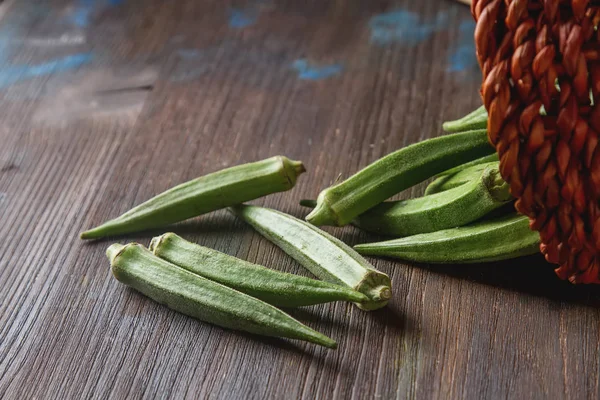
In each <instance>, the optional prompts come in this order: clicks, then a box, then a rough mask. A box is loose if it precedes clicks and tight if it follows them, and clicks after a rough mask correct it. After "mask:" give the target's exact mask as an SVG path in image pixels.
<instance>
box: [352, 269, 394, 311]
mask: <svg viewBox="0 0 600 400" xmlns="http://www.w3.org/2000/svg"><path fill="white" fill-rule="evenodd" d="M356 290H358V291H359V292H361V293H363V294H365V295H366V296H367V297H368V298H369V301H365V302H361V303H356V305H357V306H358V308H360V309H361V310H365V311H373V310H377V309H380V308H383V307H385V306H386V305H387V303H388V301H389V300H390V299H391V298H392V281H391V280H390V277H389V276H387V275H386V274H384V273H382V272H379V271H372V272H370V273H368V274H367V275H366V276H365V277H364V279H363V280H362V281H361V282H360V283H359V284H358V285H357V286H356Z"/></svg>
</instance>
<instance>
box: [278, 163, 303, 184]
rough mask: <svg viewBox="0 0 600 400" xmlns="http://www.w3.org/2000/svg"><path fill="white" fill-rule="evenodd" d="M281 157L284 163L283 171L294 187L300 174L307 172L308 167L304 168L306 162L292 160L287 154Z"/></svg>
mask: <svg viewBox="0 0 600 400" xmlns="http://www.w3.org/2000/svg"><path fill="white" fill-rule="evenodd" d="M279 157H280V159H281V163H282V164H283V171H284V173H285V176H286V178H287V180H288V181H289V182H290V185H291V186H292V187H293V186H294V185H295V184H296V180H297V179H298V176H300V175H301V174H303V173H304V172H306V168H304V164H302V161H294V160H290V159H289V158H287V157H285V156H279Z"/></svg>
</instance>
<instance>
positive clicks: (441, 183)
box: [425, 161, 499, 195]
mask: <svg viewBox="0 0 600 400" xmlns="http://www.w3.org/2000/svg"><path fill="white" fill-rule="evenodd" d="M498 165H499V162H498V161H495V162H490V163H485V164H476V165H472V166H470V167H468V168H465V169H463V170H460V171H458V172H456V173H454V174H451V175H444V176H440V177H439V178H436V179H435V180H434V181H433V182H431V183H430V184H429V185H428V186H427V189H425V195H431V194H436V193H441V192H444V191H446V190H450V189H454V188H456V187H459V186H462V185H464V184H467V183H469V182H472V181H474V180H477V179H478V178H479V177H480V176H481V173H482V172H483V171H484V170H485V169H486V168H488V167H495V168H496V169H498Z"/></svg>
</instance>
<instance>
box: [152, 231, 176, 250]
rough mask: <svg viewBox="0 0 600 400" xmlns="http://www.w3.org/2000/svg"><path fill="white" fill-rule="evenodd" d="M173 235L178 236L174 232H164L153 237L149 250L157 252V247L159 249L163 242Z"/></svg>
mask: <svg viewBox="0 0 600 400" xmlns="http://www.w3.org/2000/svg"><path fill="white" fill-rule="evenodd" d="M173 236H177V235H176V234H174V233H173V232H167V233H163V234H162V235H160V236H155V237H153V238H152V240H151V241H150V245H149V246H148V250H150V251H151V252H152V253H155V254H156V249H158V248H159V247H160V245H161V244H162V243H163V242H165V241H167V240H169V239H170V238H172V237H173Z"/></svg>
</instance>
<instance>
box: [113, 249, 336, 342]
mask: <svg viewBox="0 0 600 400" xmlns="http://www.w3.org/2000/svg"><path fill="white" fill-rule="evenodd" d="M106 255H107V256H108V258H109V260H110V263H111V269H112V273H113V275H114V276H115V278H117V280H119V281H120V282H122V283H124V284H126V285H127V286H130V287H132V288H134V289H136V290H137V291H139V292H141V293H143V294H144V295H146V296H148V297H150V298H151V299H153V300H155V301H157V302H159V303H161V304H164V305H166V306H167V307H169V308H171V309H173V310H175V311H179V312H180V313H182V314H185V315H188V316H190V317H194V318H196V319H199V320H200V321H204V322H209V323H211V324H214V325H218V326H221V327H224V328H229V329H235V330H241V331H246V332H250V333H255V334H258V335H265V336H277V337H286V338H290V339H299V340H305V341H308V342H312V343H316V344H319V345H321V346H325V347H329V348H335V347H336V342H335V341H334V340H332V339H330V338H328V337H327V336H325V335H323V334H321V333H319V332H316V331H314V330H312V329H310V328H309V327H307V326H305V325H303V324H302V323H300V322H299V321H297V320H295V319H294V318H292V317H290V316H289V315H287V314H286V313H284V312H283V311H281V310H279V309H277V308H275V307H273V306H272V305H270V304H267V303H265V302H263V301H261V300H258V299H255V298H254V297H251V296H248V295H246V294H243V293H241V292H238V291H237V290H234V289H231V288H229V287H227V286H224V285H221V284H219V283H216V282H213V281H210V280H208V279H205V278H202V277H201V276H199V275H196V274H194V273H192V272H189V271H186V270H185V269H183V268H180V267H178V266H176V265H174V264H171V263H169V262H167V261H164V260H162V259H160V258H158V257H156V256H155V255H154V254H152V252H150V251H149V250H148V249H146V248H145V247H143V246H142V245H140V244H137V243H131V244H128V245H125V246H123V245H120V244H113V245H112V246H110V247H109V248H108V250H107V251H106Z"/></svg>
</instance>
